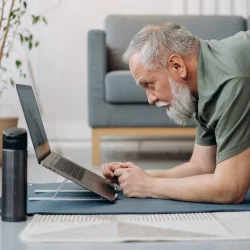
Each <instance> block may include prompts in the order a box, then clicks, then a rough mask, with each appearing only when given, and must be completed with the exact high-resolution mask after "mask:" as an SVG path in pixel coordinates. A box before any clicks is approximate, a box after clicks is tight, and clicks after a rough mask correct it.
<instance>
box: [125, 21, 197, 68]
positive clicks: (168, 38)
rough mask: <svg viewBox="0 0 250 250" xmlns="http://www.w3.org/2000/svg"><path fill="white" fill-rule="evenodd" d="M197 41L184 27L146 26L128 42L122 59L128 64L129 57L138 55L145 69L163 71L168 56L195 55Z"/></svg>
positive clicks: (172, 25) (174, 25)
mask: <svg viewBox="0 0 250 250" xmlns="http://www.w3.org/2000/svg"><path fill="white" fill-rule="evenodd" d="M198 45H199V39H198V38H197V37H195V36H193V35H192V34H191V33H190V32H189V31H188V30H187V29H186V28H185V27H184V26H180V25H178V24H175V23H169V22H168V23H164V24H160V25H148V26H145V27H144V28H143V29H141V30H140V31H139V32H138V33H137V34H136V35H135V37H134V38H133V40H132V41H131V42H130V44H129V46H128V48H127V50H126V52H125V53H124V54H123V56H122V59H123V61H124V62H125V63H128V62H129V60H130V58H131V56H132V55H134V54H135V53H139V56H140V61H141V63H142V64H144V66H145V68H147V69H150V70H154V69H159V68H160V69H163V68H165V67H166V66H167V60H168V58H169V56H170V55H172V54H177V55H180V56H187V55H197V54H198V52H197V48H198Z"/></svg>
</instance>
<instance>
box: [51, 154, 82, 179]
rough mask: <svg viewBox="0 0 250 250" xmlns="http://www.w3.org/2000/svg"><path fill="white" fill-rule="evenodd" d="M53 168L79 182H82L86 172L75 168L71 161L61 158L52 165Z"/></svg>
mask: <svg viewBox="0 0 250 250" xmlns="http://www.w3.org/2000/svg"><path fill="white" fill-rule="evenodd" d="M53 167H54V168H56V169H58V170H60V171H62V172H64V173H66V174H68V175H70V176H72V177H74V178H76V179H77V180H79V181H82V179H83V177H84V174H85V171H86V170H85V169H83V168H81V167H79V166H77V165H76V164H74V163H72V162H71V161H68V160H66V159H64V158H61V157H60V158H59V161H57V162H56V163H54V164H53Z"/></svg>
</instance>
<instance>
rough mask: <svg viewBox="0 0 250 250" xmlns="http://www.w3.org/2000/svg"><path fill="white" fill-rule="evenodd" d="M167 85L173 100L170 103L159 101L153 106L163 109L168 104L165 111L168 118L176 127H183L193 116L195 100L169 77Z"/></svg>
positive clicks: (185, 87)
mask: <svg viewBox="0 0 250 250" xmlns="http://www.w3.org/2000/svg"><path fill="white" fill-rule="evenodd" d="M169 83H170V86H171V91H172V95H173V100H172V101H171V103H168V102H161V101H159V102H157V103H156V104H155V105H156V106H157V107H163V106H167V105H169V104H170V106H169V108H168V109H166V113H167V114H168V116H169V118H170V119H171V120H173V121H175V122H176V123H177V124H178V125H181V126H184V125H186V123H187V121H188V120H189V119H190V118H192V117H194V115H195V104H196V102H195V98H194V97H193V96H192V94H191V91H190V89H189V88H188V87H187V86H186V85H184V84H182V83H177V82H175V81H174V79H172V78H171V77H169Z"/></svg>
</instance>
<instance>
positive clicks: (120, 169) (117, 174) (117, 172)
mask: <svg viewBox="0 0 250 250" xmlns="http://www.w3.org/2000/svg"><path fill="white" fill-rule="evenodd" d="M124 172H126V169H124V168H118V169H116V170H115V172H114V175H115V176H117V177H119V176H121V175H122V174H123V173H124Z"/></svg>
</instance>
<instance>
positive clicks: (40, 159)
mask: <svg viewBox="0 0 250 250" xmlns="http://www.w3.org/2000/svg"><path fill="white" fill-rule="evenodd" d="M50 153H51V151H50V150H49V151H48V152H46V153H45V154H44V155H42V156H40V157H39V159H38V163H39V164H40V163H41V162H42V161H43V160H44V159H45V158H46V157H47V156H48V155H49V154H50Z"/></svg>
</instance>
